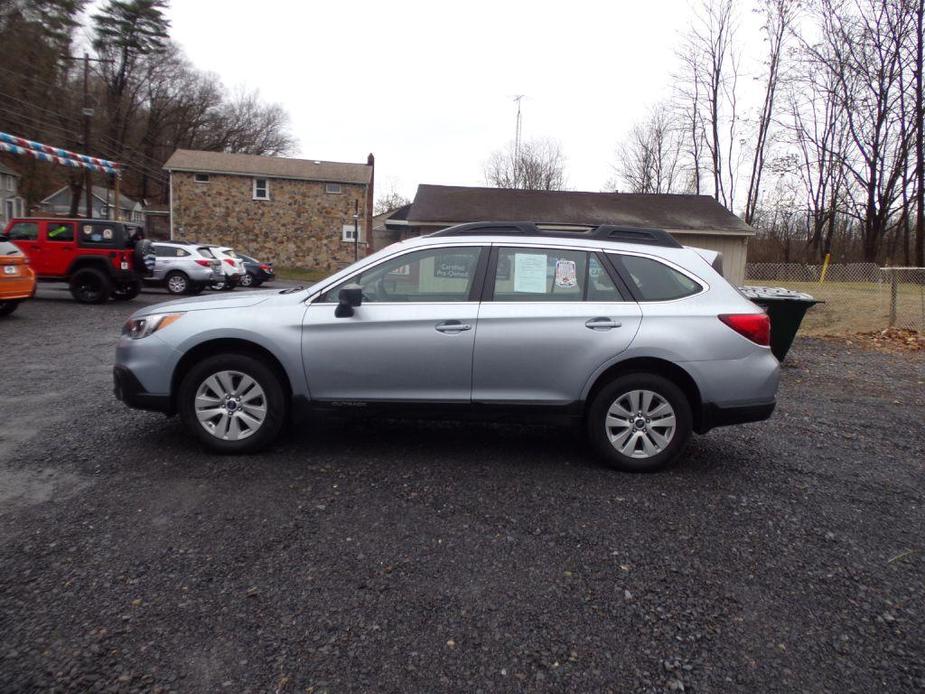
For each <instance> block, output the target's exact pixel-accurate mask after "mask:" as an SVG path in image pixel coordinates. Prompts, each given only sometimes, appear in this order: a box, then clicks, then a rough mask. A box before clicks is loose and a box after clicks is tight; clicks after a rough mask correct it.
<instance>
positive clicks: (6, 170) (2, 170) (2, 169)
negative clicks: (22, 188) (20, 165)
mask: <svg viewBox="0 0 925 694" xmlns="http://www.w3.org/2000/svg"><path fill="white" fill-rule="evenodd" d="M0 174H6V175H7V176H16V178H22V176H20V175H19V174H18V173H17V172H15V171H13V169H11V168H10V167H9V166H7V165H6V164H4V163H3V162H2V161H0Z"/></svg>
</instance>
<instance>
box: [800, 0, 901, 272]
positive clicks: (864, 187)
mask: <svg viewBox="0 0 925 694" xmlns="http://www.w3.org/2000/svg"><path fill="white" fill-rule="evenodd" d="M904 9H905V3H904V1H903V0H886V1H884V0H855V2H854V3H851V4H849V3H848V2H847V1H846V0H820V3H819V18H820V29H821V34H822V35H821V40H820V42H819V43H818V44H815V45H808V44H804V45H805V46H806V48H807V50H808V51H809V52H810V54H811V55H812V56H813V57H814V58H815V60H816V63H817V66H818V69H820V70H827V71H829V72H830V73H831V74H832V76H833V77H834V79H835V81H836V87H837V89H836V94H837V96H838V98H839V99H840V100H841V101H842V105H843V108H844V113H845V118H846V121H847V125H848V132H849V134H850V141H851V145H852V149H853V156H848V157H846V158H845V159H844V160H843V165H844V166H845V168H846V169H847V171H848V174H849V176H850V177H851V178H852V179H853V183H854V185H853V186H851V187H850V188H849V189H848V192H849V194H851V195H852V196H853V198H854V202H855V204H854V205H852V206H851V207H850V208H849V210H848V211H849V212H851V213H852V214H855V215H856V216H857V217H858V219H859V221H860V222H861V224H862V226H863V254H864V259H865V260H868V261H874V260H876V258H877V254H878V251H879V249H880V244H881V242H882V241H883V239H884V237H885V236H886V233H887V230H888V229H889V226H890V223H891V220H892V218H893V215H894V213H895V212H896V204H897V201H898V200H899V199H900V198H901V195H902V180H903V179H902V175H903V169H904V167H905V159H906V157H907V156H908V153H909V147H910V144H911V140H910V137H911V135H910V131H908V130H907V131H906V132H905V133H904V132H903V128H902V127H901V116H900V108H899V103H900V98H901V90H902V80H901V79H900V72H901V71H902V69H903V62H902V61H903V58H902V55H903V52H902V46H903V45H904V43H905V41H907V40H908V39H909V38H910V37H909V29H910V27H909V26H908V25H909V13H908V12H905V11H904Z"/></svg>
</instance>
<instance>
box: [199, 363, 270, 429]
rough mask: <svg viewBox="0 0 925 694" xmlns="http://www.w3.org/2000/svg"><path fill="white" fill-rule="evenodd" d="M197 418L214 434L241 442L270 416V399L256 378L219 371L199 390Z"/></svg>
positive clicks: (204, 382) (206, 380) (238, 372)
mask: <svg viewBox="0 0 925 694" xmlns="http://www.w3.org/2000/svg"><path fill="white" fill-rule="evenodd" d="M195 410H196V418H197V419H198V420H199V423H200V424H201V425H202V427H203V428H204V429H205V430H206V431H207V432H209V433H210V434H212V436H214V437H216V438H218V439H222V440H225V441H240V440H241V439H246V438H248V437H249V436H252V435H253V434H255V433H256V432H257V430H258V429H260V427H261V426H263V423H264V420H266V417H267V399H266V395H265V393H264V391H263V388H262V387H261V386H260V384H259V383H257V381H256V380H254V379H253V378H251V377H250V376H248V375H247V374H245V373H242V372H240V371H219V372H217V373H214V374H212V375H211V376H209V377H208V378H206V379H205V380H204V381H203V382H202V383H201V384H200V385H199V388H198V389H197V390H196V403H195Z"/></svg>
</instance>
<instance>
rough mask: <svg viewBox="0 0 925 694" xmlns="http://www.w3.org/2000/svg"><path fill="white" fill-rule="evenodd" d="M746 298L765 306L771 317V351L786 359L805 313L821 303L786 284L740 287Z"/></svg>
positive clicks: (780, 358)
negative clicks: (780, 285)
mask: <svg viewBox="0 0 925 694" xmlns="http://www.w3.org/2000/svg"><path fill="white" fill-rule="evenodd" d="M739 291H741V292H742V293H743V294H744V295H745V298H746V299H749V300H751V301H753V302H755V303H756V304H758V305H759V306H760V307H761V308H763V309H764V310H765V311H766V312H767V314H768V318H770V319H771V352H773V353H774V356H775V357H777V360H778V361H783V360H784V357H785V356H787V352H788V351H790V345H792V344H793V338H795V337H796V334H797V330H799V329H800V323H802V322H803V316H805V315H806V312H807V311H808V310H809V309H810V308H811V307H812V306H815V305H816V304H818V303H822V302H820V301H817V300H816V299H814V298H813V297H811V296H810V295H809V294H804V293H803V292H795V291H793V290H792V289H784V288H783V287H739Z"/></svg>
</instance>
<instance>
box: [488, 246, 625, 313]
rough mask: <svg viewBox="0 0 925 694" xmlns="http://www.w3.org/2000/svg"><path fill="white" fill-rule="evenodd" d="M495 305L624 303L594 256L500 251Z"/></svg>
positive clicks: (558, 251)
mask: <svg viewBox="0 0 925 694" xmlns="http://www.w3.org/2000/svg"><path fill="white" fill-rule="evenodd" d="M492 299H493V300H494V301H534V302H536V301H624V300H625V299H624V297H623V296H622V295H621V293H620V291H619V290H618V289H617V287H616V285H615V284H614V282H613V280H612V279H611V277H610V275H609V274H608V272H607V270H606V268H605V267H604V265H603V263H601V261H600V260H599V259H598V257H597V256H596V254H594V253H591V252H587V251H571V250H564V249H557V248H528V247H524V248H499V249H498V255H497V263H496V264H495V269H494V292H493V295H492Z"/></svg>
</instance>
